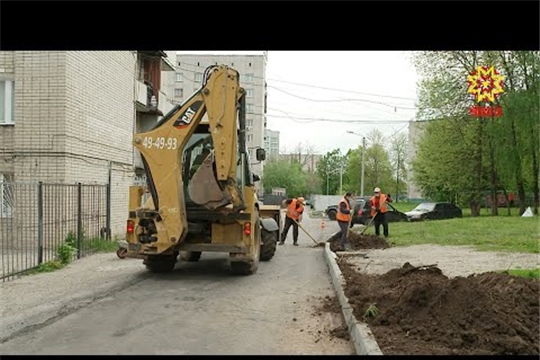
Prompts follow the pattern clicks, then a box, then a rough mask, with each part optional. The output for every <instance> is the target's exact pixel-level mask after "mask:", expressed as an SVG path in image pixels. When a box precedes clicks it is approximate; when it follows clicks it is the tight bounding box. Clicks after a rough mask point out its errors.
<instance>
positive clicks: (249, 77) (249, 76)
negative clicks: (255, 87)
mask: <svg viewBox="0 0 540 360" xmlns="http://www.w3.org/2000/svg"><path fill="white" fill-rule="evenodd" d="M244 81H245V82H253V74H245V75H244Z"/></svg>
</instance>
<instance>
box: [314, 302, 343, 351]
mask: <svg viewBox="0 0 540 360" xmlns="http://www.w3.org/2000/svg"><path fill="white" fill-rule="evenodd" d="M319 301H321V302H322V304H319V305H318V306H316V307H315V313H314V314H313V316H321V315H322V314H323V313H330V314H339V315H340V318H341V319H342V322H343V324H342V325H339V326H337V327H335V328H333V329H330V330H329V331H328V335H329V336H330V338H333V339H343V340H347V341H348V340H350V336H349V329H348V328H347V325H346V324H345V319H343V315H342V313H341V305H340V304H339V300H338V298H337V297H336V296H333V297H330V296H326V297H324V298H320V299H319ZM321 333H322V332H321V331H319V334H321Z"/></svg>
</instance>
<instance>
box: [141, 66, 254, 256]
mask: <svg viewBox="0 0 540 360" xmlns="http://www.w3.org/2000/svg"><path fill="white" fill-rule="evenodd" d="M243 95H244V89H242V88H241V87H240V84H239V74H238V72H237V71H236V70H234V69H232V68H229V67H227V66H224V65H220V66H211V67H208V68H207V69H206V71H205V73H204V76H203V84H202V87H201V88H200V89H199V90H197V91H196V92H195V93H194V94H193V95H192V96H191V97H190V98H189V99H188V100H186V101H185V102H184V103H183V104H182V105H179V106H177V107H175V108H174V109H173V110H171V111H170V112H169V113H168V114H167V115H166V116H165V117H164V118H163V119H161V120H160V121H159V122H158V123H157V124H156V126H155V127H154V128H153V129H152V130H150V131H148V132H144V133H138V134H135V136H134V139H133V143H134V146H135V147H136V148H137V149H138V150H139V151H140V153H141V157H142V160H143V164H144V168H145V171H146V176H147V183H148V190H149V192H150V194H151V199H150V200H149V201H148V202H147V203H146V204H145V205H144V206H143V207H141V208H139V209H138V210H137V218H139V219H140V220H143V223H145V224H148V225H147V226H143V227H142V228H141V226H139V229H138V232H139V233H140V232H144V233H145V234H146V239H147V241H145V242H146V243H148V244H149V245H151V246H152V248H154V249H153V251H155V253H162V252H164V251H166V250H168V249H169V248H171V247H172V246H174V245H175V244H177V243H179V242H182V241H183V240H184V239H185V237H186V235H187V230H188V224H187V215H186V204H185V197H184V183H183V179H182V173H183V165H184V164H183V163H182V158H183V157H182V153H183V150H184V148H185V147H186V145H187V143H188V141H189V139H190V138H191V136H192V135H193V133H194V132H195V130H196V128H197V126H198V125H199V124H200V123H201V120H202V119H203V117H204V115H205V114H207V115H208V116H207V117H208V122H209V131H210V134H211V138H212V143H213V150H212V151H211V152H210V153H209V154H208V156H207V157H206V158H205V159H204V161H203V162H202V164H201V165H200V166H199V168H198V169H197V170H196V172H195V174H194V175H193V178H192V179H191V180H190V182H189V184H190V186H189V196H190V198H191V200H192V201H193V202H194V203H196V204H198V205H200V206H203V207H206V208H207V209H209V210H214V211H221V212H240V211H241V210H244V209H245V204H244V200H243V196H242V192H241V191H240V188H239V187H238V184H237V180H236V178H237V176H236V172H237V159H238V156H237V155H238V153H237V152H238V151H241V152H245V142H242V141H241V142H240V143H241V144H242V143H244V146H243V147H238V136H239V135H238V133H237V130H238V122H237V121H238V119H237V111H238V110H239V105H241V106H240V113H241V114H240V115H241V118H242V115H244V114H245V110H244V109H245V106H244V98H243ZM241 120H243V118H242V119H241ZM244 126H245V125H244ZM244 126H241V128H244ZM240 136H244V134H243V133H242V132H240ZM187 166H189V164H187ZM231 204H232V207H231V206H227V205H231ZM149 229H150V231H149Z"/></svg>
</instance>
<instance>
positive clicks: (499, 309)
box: [338, 255, 540, 355]
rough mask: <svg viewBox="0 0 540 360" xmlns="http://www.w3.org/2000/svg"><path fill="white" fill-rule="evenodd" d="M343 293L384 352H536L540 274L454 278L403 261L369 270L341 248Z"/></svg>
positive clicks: (433, 268)
mask: <svg viewBox="0 0 540 360" xmlns="http://www.w3.org/2000/svg"><path fill="white" fill-rule="evenodd" d="M338 264H339V266H340V268H341V271H342V273H343V276H344V278H345V280H346V284H347V285H346V287H345V294H346V296H347V297H348V299H349V302H350V304H351V306H352V307H353V312H354V314H355V316H356V318H357V319H358V320H359V321H364V322H366V323H367V324H368V325H369V327H370V329H371V331H372V332H373V334H374V336H375V338H376V340H377V342H378V344H379V347H380V348H381V350H382V352H383V354H385V355H538V354H539V353H540V345H539V343H540V339H539V334H540V328H539V327H540V326H539V290H540V287H539V285H540V282H539V280H538V279H528V278H522V277H516V276H510V275H508V274H507V273H498V272H486V273H481V274H477V275H469V276H466V277H464V276H457V277H453V278H449V277H447V276H446V275H444V274H443V272H442V271H441V270H440V269H439V268H438V267H437V266H436V265H426V266H423V265H422V264H415V265H418V266H413V265H411V264H410V263H408V262H407V263H405V264H404V265H403V266H402V267H397V268H394V269H392V270H390V271H388V272H386V273H384V274H367V273H363V272H360V271H361V270H357V269H356V268H354V267H353V266H352V265H351V264H350V263H349V262H348V261H347V257H345V256H344V257H340V256H339V255H338Z"/></svg>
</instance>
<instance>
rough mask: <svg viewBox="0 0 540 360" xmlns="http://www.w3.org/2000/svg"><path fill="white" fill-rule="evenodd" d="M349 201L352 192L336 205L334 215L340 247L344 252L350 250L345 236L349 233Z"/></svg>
mask: <svg viewBox="0 0 540 360" xmlns="http://www.w3.org/2000/svg"><path fill="white" fill-rule="evenodd" d="M351 201H352V192H350V191H348V192H347V193H346V194H345V196H344V197H343V199H341V200H340V201H339V203H338V211H337V214H336V220H337V223H338V225H339V229H340V234H341V246H342V247H343V249H344V250H347V251H349V250H351V245H350V244H349V241H348V240H347V234H348V231H349V224H350V222H351V216H352V214H351Z"/></svg>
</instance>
